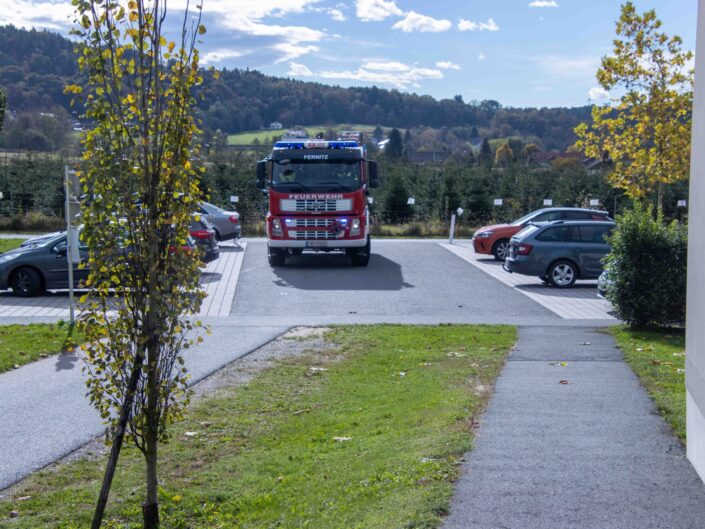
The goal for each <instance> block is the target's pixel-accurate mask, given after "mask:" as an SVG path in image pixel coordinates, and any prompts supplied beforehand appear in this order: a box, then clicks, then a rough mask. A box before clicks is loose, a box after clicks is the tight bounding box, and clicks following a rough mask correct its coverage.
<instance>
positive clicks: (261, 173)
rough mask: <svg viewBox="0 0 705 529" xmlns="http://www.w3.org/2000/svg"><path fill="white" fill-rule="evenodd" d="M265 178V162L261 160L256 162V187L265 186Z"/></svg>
mask: <svg viewBox="0 0 705 529" xmlns="http://www.w3.org/2000/svg"><path fill="white" fill-rule="evenodd" d="M266 179H267V162H265V161H264V160H262V161H261V162H257V189H264V188H265V181H266Z"/></svg>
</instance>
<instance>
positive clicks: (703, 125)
mask: <svg viewBox="0 0 705 529" xmlns="http://www.w3.org/2000/svg"><path fill="white" fill-rule="evenodd" d="M698 4H699V5H698V33H697V35H698V37H697V45H696V53H695V100H694V107H693V141H692V153H691V167H690V196H689V200H688V205H689V224H690V227H689V233H688V321H687V331H686V370H685V380H686V392H687V398H686V407H687V435H688V459H690V461H691V463H692V464H693V466H694V467H695V470H696V471H697V472H698V474H699V475H700V478H701V479H702V480H703V481H705V237H703V229H702V227H703V226H705V148H704V147H705V0H699V2H698Z"/></svg>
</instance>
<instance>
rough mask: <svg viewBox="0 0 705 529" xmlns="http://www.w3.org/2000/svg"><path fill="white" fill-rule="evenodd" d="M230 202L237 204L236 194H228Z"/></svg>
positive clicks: (238, 200) (238, 199) (237, 197)
mask: <svg viewBox="0 0 705 529" xmlns="http://www.w3.org/2000/svg"><path fill="white" fill-rule="evenodd" d="M230 202H232V203H233V204H237V203H238V202H240V197H239V196H237V195H230Z"/></svg>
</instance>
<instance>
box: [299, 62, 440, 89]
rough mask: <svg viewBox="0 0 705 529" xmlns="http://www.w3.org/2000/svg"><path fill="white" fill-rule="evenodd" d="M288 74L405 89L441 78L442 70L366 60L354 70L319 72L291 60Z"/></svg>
mask: <svg viewBox="0 0 705 529" xmlns="http://www.w3.org/2000/svg"><path fill="white" fill-rule="evenodd" d="M289 75H292V76H297V77H319V78H322V79H346V80H351V81H359V82H368V83H377V84H381V85H389V86H393V87H396V88H401V89H406V88H408V87H409V86H412V87H415V88H418V87H419V86H418V83H419V82H420V81H423V80H426V79H443V72H441V71H440V70H438V69H433V68H420V67H418V66H412V65H408V64H404V63H401V62H395V61H389V62H381V61H367V62H365V63H363V64H362V65H361V66H360V67H359V68H357V69H356V70H322V71H319V72H313V71H311V69H310V68H308V67H307V66H305V65H303V64H299V63H295V62H291V63H289Z"/></svg>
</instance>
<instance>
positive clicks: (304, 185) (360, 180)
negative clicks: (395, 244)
mask: <svg viewBox="0 0 705 529" xmlns="http://www.w3.org/2000/svg"><path fill="white" fill-rule="evenodd" d="M377 185H378V179H377V162H374V161H369V160H367V159H366V152H365V146H364V144H363V143H362V134H361V133H359V132H341V133H340V137H339V139H337V140H334V141H326V140H320V139H309V138H297V139H291V140H288V139H284V140H282V141H278V142H276V143H275V145H274V148H273V149H272V153H271V155H270V156H268V157H267V158H266V159H264V160H261V161H260V162H258V163H257V187H258V188H260V189H262V190H263V191H264V192H265V193H266V194H267V195H268V198H269V211H268V212H267V219H266V225H267V255H268V258H269V264H270V265H271V266H281V265H283V264H284V263H285V260H286V258H287V257H289V256H292V255H300V254H301V253H302V252H304V251H307V252H331V251H343V252H345V253H346V254H347V255H349V256H350V257H351V259H352V264H353V265H354V266H367V264H368V262H369V260H370V219H369V209H368V200H367V195H369V190H370V188H373V187H377Z"/></svg>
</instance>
